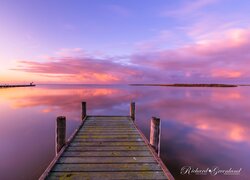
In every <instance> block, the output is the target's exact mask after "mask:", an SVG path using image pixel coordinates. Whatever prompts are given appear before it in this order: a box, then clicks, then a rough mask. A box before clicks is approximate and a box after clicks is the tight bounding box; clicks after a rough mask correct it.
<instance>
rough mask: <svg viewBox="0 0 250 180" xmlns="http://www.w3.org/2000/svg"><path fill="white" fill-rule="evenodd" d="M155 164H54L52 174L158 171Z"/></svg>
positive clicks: (158, 167)
mask: <svg viewBox="0 0 250 180" xmlns="http://www.w3.org/2000/svg"><path fill="white" fill-rule="evenodd" d="M160 170H161V167H160V166H159V165H158V164H157V163H139V164H125V163H124V164H56V165H55V167H54V169H53V172H115V171H126V172H131V171H132V172H133V171H160Z"/></svg>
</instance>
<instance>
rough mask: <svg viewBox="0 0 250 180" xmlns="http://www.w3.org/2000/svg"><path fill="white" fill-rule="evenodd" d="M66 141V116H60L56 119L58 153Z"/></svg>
mask: <svg viewBox="0 0 250 180" xmlns="http://www.w3.org/2000/svg"><path fill="white" fill-rule="evenodd" d="M65 143H66V117H65V116H58V117H57V119H56V153H58V152H59V151H60V150H61V149H62V147H63V146H64V145H65Z"/></svg>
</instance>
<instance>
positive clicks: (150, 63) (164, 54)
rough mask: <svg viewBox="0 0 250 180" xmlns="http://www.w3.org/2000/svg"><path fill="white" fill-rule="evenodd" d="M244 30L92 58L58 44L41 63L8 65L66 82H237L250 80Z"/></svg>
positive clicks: (249, 35) (249, 44)
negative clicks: (163, 47)
mask: <svg viewBox="0 0 250 180" xmlns="http://www.w3.org/2000/svg"><path fill="white" fill-rule="evenodd" d="M249 39H250V30H249V29H245V30H243V29H231V30H228V31H226V32H225V36H224V39H223V40H221V39H220V40H213V41H203V42H202V43H194V44H192V45H188V46H184V47H182V48H176V49H166V50H158V51H156V50H155V51H148V52H147V51H142V52H140V53H134V54H132V55H130V56H128V57H126V59H129V61H128V60H126V61H124V57H118V56H117V57H110V56H106V57H105V56H103V57H104V58H96V57H95V55H92V56H91V55H89V53H85V51H84V50H82V49H80V48H75V49H72V50H71V49H62V50H61V51H59V53H57V54H56V55H57V56H46V58H45V59H43V60H44V61H43V62H37V61H27V60H26V61H19V66H18V67H17V68H15V69H14V70H19V71H24V72H28V73H33V74H37V75H40V76H41V77H48V78H52V79H53V78H54V79H55V80H56V81H60V82H70V83H176V82H187V83H188V82H196V83H200V82H202V83H206V82H234V83H235V82H237V83H242V82H243V83H244V82H249V80H250V75H249V74H250V70H249V68H248V67H249V66H250V52H249V49H250V41H249Z"/></svg>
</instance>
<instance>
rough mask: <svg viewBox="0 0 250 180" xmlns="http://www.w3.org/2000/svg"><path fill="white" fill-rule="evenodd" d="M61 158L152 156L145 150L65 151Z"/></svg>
mask: <svg viewBox="0 0 250 180" xmlns="http://www.w3.org/2000/svg"><path fill="white" fill-rule="evenodd" d="M62 156H65V157H67V156H76V157H77V156H81V157H85V156H89V157H95V156H96V157H101V156H104V157H110V156H111V157H118V156H123V157H124V156H130V157H131V156H132V157H135V156H141V157H145V156H152V154H151V153H150V152H149V151H148V150H146V151H65V152H64V153H63V154H62Z"/></svg>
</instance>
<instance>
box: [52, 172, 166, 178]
mask: <svg viewBox="0 0 250 180" xmlns="http://www.w3.org/2000/svg"><path fill="white" fill-rule="evenodd" d="M48 179H51V180H54V179H72V180H78V179H79V180H83V179H85V180H86V179H92V180H100V179H102V180H107V179H110V180H114V179H116V180H117V179H124V180H125V179H130V180H131V179H134V180H135V179H151V180H152V179H154V180H157V179H162V180H163V179H165V180H166V179H167V178H166V176H165V175H164V173H163V172H162V171H145V172H140V171H135V172H98V173H96V172H52V173H50V176H49V177H48Z"/></svg>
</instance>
